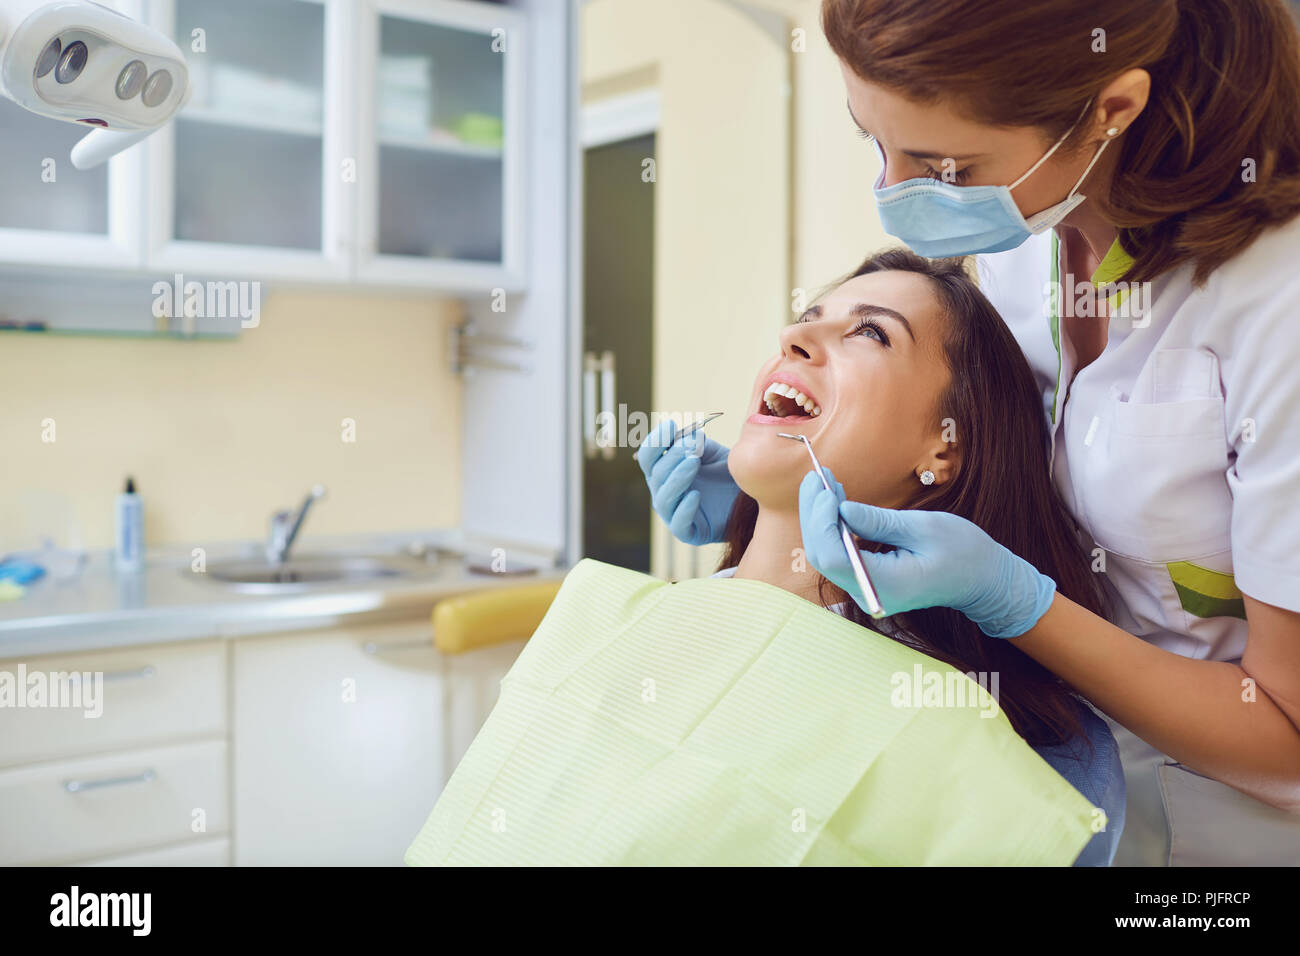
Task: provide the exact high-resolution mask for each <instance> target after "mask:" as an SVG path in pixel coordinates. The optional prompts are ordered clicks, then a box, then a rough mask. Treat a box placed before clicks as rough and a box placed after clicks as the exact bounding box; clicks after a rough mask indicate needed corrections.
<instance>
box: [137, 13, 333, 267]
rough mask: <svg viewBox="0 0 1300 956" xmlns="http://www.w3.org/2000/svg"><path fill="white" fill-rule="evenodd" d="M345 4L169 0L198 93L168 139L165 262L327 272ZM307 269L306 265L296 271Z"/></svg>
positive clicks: (163, 168)
mask: <svg viewBox="0 0 1300 956" xmlns="http://www.w3.org/2000/svg"><path fill="white" fill-rule="evenodd" d="M338 6H339V0H169V2H167V3H164V4H162V5H161V6H160V8H159V11H158V14H157V17H156V18H155V20H154V22H155V25H157V26H158V27H159V28H160V29H162V30H164V31H165V32H168V33H170V34H171V35H172V36H173V37H174V39H175V40H176V42H177V44H178V45H179V46H180V47H181V49H182V51H183V52H184V53H185V59H186V62H187V63H188V65H189V67H190V76H191V82H192V85H193V90H194V92H193V95H192V97H191V99H190V102H189V104H188V105H187V106H186V108H185V109H184V110H183V111H182V112H181V113H180V115H179V116H178V117H177V119H176V121H175V123H174V124H172V127H171V129H170V130H167V131H165V135H163V136H160V137H159V138H158V139H159V145H158V159H159V162H158V163H157V164H156V165H154V166H153V167H152V168H153V169H154V170H156V171H157V176H158V177H159V178H160V179H162V180H163V182H153V183H151V184H150V187H151V189H152V190H156V195H157V196H158V197H160V200H159V203H158V208H157V211H156V215H155V218H154V223H153V225H154V235H155V241H154V247H155V253H158V252H159V251H161V252H163V253H164V254H163V255H161V256H159V255H155V260H158V261H159V264H161V262H163V261H166V260H167V259H168V258H169V256H168V255H167V254H168V253H170V254H171V258H172V260H173V261H175V262H177V263H178V264H184V263H185V262H190V263H200V264H203V265H218V266H221V265H225V266H227V267H238V266H239V265H240V264H241V263H248V264H251V265H252V266H253V268H254V269H258V268H261V267H265V268H267V269H268V270H269V271H271V272H288V273H294V272H298V271H301V270H305V271H306V272H308V273H311V272H313V271H320V270H323V269H324V268H325V257H324V250H325V248H326V245H327V243H326V231H325V226H324V223H325V222H326V219H327V217H326V203H327V202H328V201H329V199H328V191H327V190H326V189H325V188H324V176H323V172H322V170H323V166H324V159H325V155H326V143H327V137H328V136H330V135H333V134H332V131H331V130H330V125H331V124H330V104H329V103H327V98H326V89H327V83H326V78H325V62H326V50H327V48H328V47H327V43H328V42H329V41H328V39H327V32H328V30H329V24H330V21H331V18H330V13H331V10H332V9H333V10H337V8H338ZM295 262H296V263H297V268H295V267H294V264H295Z"/></svg>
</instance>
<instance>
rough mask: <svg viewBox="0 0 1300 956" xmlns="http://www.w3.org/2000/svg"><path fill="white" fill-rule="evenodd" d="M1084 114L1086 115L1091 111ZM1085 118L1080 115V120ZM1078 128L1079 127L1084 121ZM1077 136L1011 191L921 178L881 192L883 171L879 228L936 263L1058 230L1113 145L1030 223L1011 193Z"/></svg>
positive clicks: (878, 192)
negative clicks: (1089, 174)
mask: <svg viewBox="0 0 1300 956" xmlns="http://www.w3.org/2000/svg"><path fill="white" fill-rule="evenodd" d="M1089 105H1091V102H1089ZM1083 109H1084V113H1086V112H1087V110H1088V107H1087V106H1085V107H1084V108H1083ZM1083 115H1084V114H1083V113H1080V114H1079V119H1082V118H1083ZM1074 123H1075V126H1077V125H1078V124H1079V120H1075V121H1074ZM1073 130H1074V127H1073V126H1072V127H1070V129H1068V130H1066V131H1065V134H1064V135H1063V136H1062V137H1061V138H1060V139H1058V140H1057V141H1056V143H1055V144H1054V145H1053V146H1052V148H1051V149H1049V150H1048V151H1047V152H1046V153H1045V154H1044V155H1043V158H1042V159H1040V160H1039V161H1038V162H1036V163H1034V165H1033V166H1031V167H1030V168H1029V170H1028V171H1027V172H1026V173H1025V174H1024V175H1023V176H1021V177H1020V178H1019V179H1017V180H1016V181H1015V182H1014V183H1012V184H1011V185H1010V186H956V185H953V184H952V183H945V182H942V181H940V180H937V179H930V178H929V177H925V176H922V177H919V178H917V179H906V180H904V181H903V182H901V183H895V184H894V185H892V186H886V187H885V188H883V189H882V188H881V186H880V184H881V183H882V182H884V180H885V171H884V169H883V168H882V169H881V171H880V178H879V179H877V180H876V185H875V189H874V192H875V194H876V205H877V207H878V208H879V210H880V223H881V225H882V226H884V228H885V232H887V233H889V234H890V235H891V236H897V237H898V238H899V239H901V240H903V242H905V243H907V245H908V246H909V247H910V248H911V250H912V251H913V252H915V253H917V254H918V255H922V256H926V257H927V258H931V259H942V258H946V257H948V256H969V255H975V254H977V253H982V252H1005V251H1006V250H1007V249H1014V248H1015V247H1016V246H1018V245H1020V244H1021V243H1022V242H1024V241H1025V240H1026V239H1028V238H1029V237H1030V236H1034V235H1037V234H1038V233H1040V232H1043V231H1045V230H1047V229H1051V228H1052V227H1053V226H1055V225H1057V224H1058V223H1059V222H1060V221H1061V220H1062V219H1064V218H1065V217H1066V216H1067V215H1069V214H1070V211H1071V210H1072V209H1074V208H1075V207H1076V206H1078V205H1079V203H1081V202H1083V200H1084V199H1085V198H1087V197H1085V196H1084V195H1083V194H1082V193H1079V192H1076V190H1078V188H1079V186H1080V185H1081V184H1082V183H1083V181H1084V180H1085V179H1087V178H1088V173H1090V172H1092V167H1093V165H1095V164H1096V162H1097V160H1098V159H1100V158H1101V154H1102V152H1103V151H1104V150H1105V149H1106V147H1107V146H1109V145H1110V140H1106V141H1104V142H1103V143H1102V144H1101V146H1100V147H1099V148H1098V149H1097V152H1096V153H1095V154H1094V155H1093V157H1092V162H1090V163H1088V168H1087V169H1085V170H1084V171H1083V175H1082V176H1080V177H1079V181H1078V182H1076V183H1075V184H1074V189H1071V190H1070V194H1069V195H1068V196H1066V197H1065V199H1063V200H1062V201H1061V202H1059V203H1057V204H1056V205H1055V206H1049V207H1048V208H1047V209H1044V210H1043V211H1042V212H1039V213H1035V214H1034V215H1033V216H1031V217H1030V218H1029V219H1027V220H1026V219H1025V217H1024V216H1022V215H1021V214H1020V210H1019V209H1017V208H1016V202H1015V200H1014V199H1012V198H1011V190H1013V189H1015V188H1016V187H1017V186H1019V185H1020V184H1021V183H1023V182H1024V181H1025V180H1026V179H1028V178H1029V176H1030V174H1032V173H1033V172H1034V170H1036V169H1038V167H1039V166H1041V165H1043V163H1045V162H1047V160H1048V158H1049V157H1050V156H1051V155H1052V154H1053V153H1055V152H1056V150H1057V147H1059V146H1060V145H1061V144H1062V143H1063V142H1065V138H1066V137H1067V136H1069V135H1070V133H1071V132H1073ZM877 147H879V144H878V143H877ZM880 159H881V163H882V164H883V163H884V161H885V155H884V150H881V154H880Z"/></svg>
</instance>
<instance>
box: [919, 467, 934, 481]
mask: <svg viewBox="0 0 1300 956" xmlns="http://www.w3.org/2000/svg"><path fill="white" fill-rule="evenodd" d="M921 484H923V485H932V484H934V472H932V471H931V470H930V469H929V468H927V469H925V471H923V472H921Z"/></svg>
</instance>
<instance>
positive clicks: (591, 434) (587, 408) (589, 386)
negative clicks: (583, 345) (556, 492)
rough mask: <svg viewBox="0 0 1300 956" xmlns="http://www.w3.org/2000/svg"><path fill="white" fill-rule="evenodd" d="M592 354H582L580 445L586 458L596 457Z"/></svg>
mask: <svg viewBox="0 0 1300 956" xmlns="http://www.w3.org/2000/svg"><path fill="white" fill-rule="evenodd" d="M599 367H600V361H599V359H597V358H596V354H595V353H594V352H583V353H582V445H583V454H584V455H585V456H586V457H587V458H595V457H596V371H597V369H598V368H599Z"/></svg>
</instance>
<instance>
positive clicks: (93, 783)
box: [63, 770, 158, 793]
mask: <svg viewBox="0 0 1300 956" xmlns="http://www.w3.org/2000/svg"><path fill="white" fill-rule="evenodd" d="M157 776H158V775H157V774H156V773H154V772H153V771H152V770H146V771H144V772H143V773H137V774H133V775H131V776H129V777H106V778H104V779H103V780H65V781H63V789H64V790H66V791H68V793H82V792H83V791H86V790H98V789H100V788H101V787H120V786H122V785H123V784H128V783H149V782H150V781H151V780H153V779H154V778H155V777H157Z"/></svg>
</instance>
